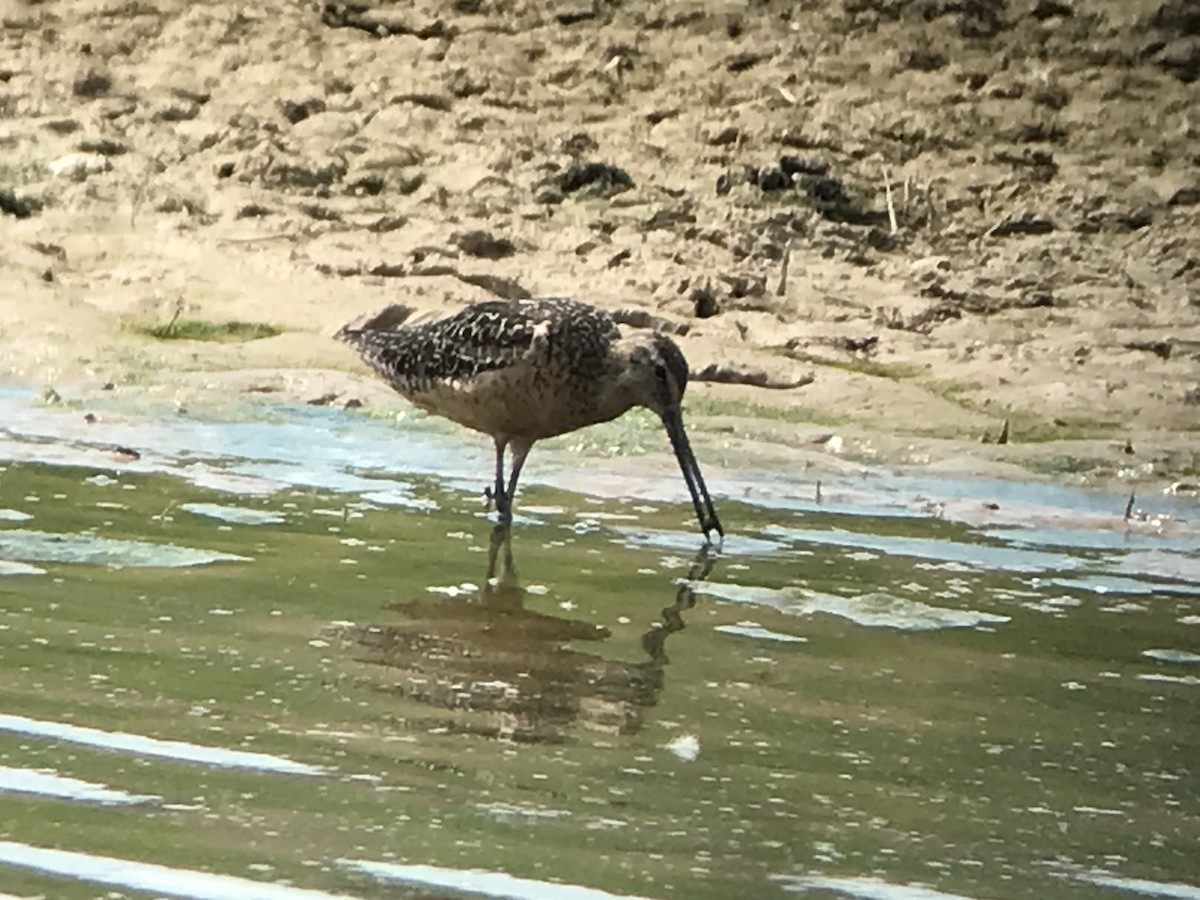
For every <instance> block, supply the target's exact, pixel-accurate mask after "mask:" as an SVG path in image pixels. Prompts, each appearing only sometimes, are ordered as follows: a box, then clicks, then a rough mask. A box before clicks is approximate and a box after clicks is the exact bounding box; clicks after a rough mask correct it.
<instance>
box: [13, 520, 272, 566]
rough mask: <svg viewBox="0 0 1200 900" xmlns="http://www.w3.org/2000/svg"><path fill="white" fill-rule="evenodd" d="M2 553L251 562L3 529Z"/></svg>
mask: <svg viewBox="0 0 1200 900" xmlns="http://www.w3.org/2000/svg"><path fill="white" fill-rule="evenodd" d="M0 553H2V554H3V555H4V556H5V557H8V558H9V559H14V558H15V559H20V560H34V561H37V562H58V563H83V564H86V565H93V566H114V567H135V568H141V567H162V568H177V567H181V566H203V565H207V564H209V563H214V562H249V561H250V558H249V557H247V556H237V555H235V554H233V553H219V552H217V551H215V550H197V549H194V548H192V547H180V546H178V545H176V544H156V543H152V542H150V541H126V540H117V539H115V538H102V537H97V536H96V535H92V534H53V533H51V532H48V531H27V530H24V529H17V528H13V529H5V530H0Z"/></svg>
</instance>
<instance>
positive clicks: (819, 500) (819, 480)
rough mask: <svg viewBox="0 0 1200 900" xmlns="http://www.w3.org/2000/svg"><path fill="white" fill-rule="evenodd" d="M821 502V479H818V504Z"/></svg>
mask: <svg viewBox="0 0 1200 900" xmlns="http://www.w3.org/2000/svg"><path fill="white" fill-rule="evenodd" d="M820 502H821V479H819V478H818V479H817V503H820Z"/></svg>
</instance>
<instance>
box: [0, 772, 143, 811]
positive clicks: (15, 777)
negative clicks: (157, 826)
mask: <svg viewBox="0 0 1200 900" xmlns="http://www.w3.org/2000/svg"><path fill="white" fill-rule="evenodd" d="M4 791H7V792H10V793H14V794H38V795H40V796H43V797H54V798H56V799H59V800H78V801H81V802H84V803H100V804H102V805H105V806H127V805H134V804H139V803H153V802H154V801H156V800H159V799H161V798H159V797H157V796H155V795H154V794H130V793H127V792H126V791H120V790H116V789H115V788H110V787H108V786H106V785H103V784H96V783H94V782H91V781H82V780H80V779H78V778H68V777H67V776H65V775H59V774H58V773H56V772H47V771H39V770H36V769H21V768H14V767H12V766H0V792H4Z"/></svg>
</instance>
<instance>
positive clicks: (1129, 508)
mask: <svg viewBox="0 0 1200 900" xmlns="http://www.w3.org/2000/svg"><path fill="white" fill-rule="evenodd" d="M1136 497H1137V494H1136V493H1134V492H1131V493H1130V494H1129V502H1128V503H1126V504H1125V521H1126V522H1128V521H1129V519H1130V517H1132V516H1133V501H1134V500H1135V499H1136Z"/></svg>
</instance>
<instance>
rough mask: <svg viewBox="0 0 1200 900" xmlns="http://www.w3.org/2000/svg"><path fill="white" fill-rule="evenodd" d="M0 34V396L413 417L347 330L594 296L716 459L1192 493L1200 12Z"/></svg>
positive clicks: (200, 14)
mask: <svg viewBox="0 0 1200 900" xmlns="http://www.w3.org/2000/svg"><path fill="white" fill-rule="evenodd" d="M0 10H2V11H3V17H2V18H3V22H2V25H3V27H2V32H0V39H2V41H3V44H2V49H3V52H2V54H0V148H2V153H0V210H2V211H3V215H0V238H2V246H3V251H2V252H0V378H4V379H7V380H16V381H18V382H24V383H29V384H33V385H36V386H38V387H47V388H53V389H54V390H55V391H56V392H57V393H58V395H60V396H68V395H69V396H71V397H74V398H77V399H79V400H80V402H82V403H85V404H86V402H87V398H89V397H92V396H96V395H98V394H100V393H102V392H105V391H109V392H113V391H115V392H117V393H122V392H123V393H126V394H128V395H129V396H131V397H133V396H143V395H144V396H154V397H159V398H167V399H170V400H171V401H173V402H177V403H187V404H190V405H192V406H193V407H194V406H196V405H199V404H202V403H204V402H206V401H212V400H216V399H222V398H228V397H229V396H230V395H231V394H236V393H238V392H258V391H269V392H274V393H277V394H279V395H280V396H282V397H286V398H289V399H302V400H316V399H318V398H320V399H323V400H324V401H325V402H334V403H341V402H345V401H346V400H347V399H351V398H353V399H357V400H362V401H363V402H366V403H368V404H384V403H393V402H395V401H393V400H392V399H391V398H390V397H389V396H388V395H387V392H386V391H385V390H384V389H382V388H381V387H379V386H376V385H374V384H372V383H371V382H369V381H368V380H367V379H366V376H365V374H364V372H363V370H362V369H361V368H360V367H359V366H358V364H357V362H356V360H355V359H354V358H353V355H352V354H351V353H350V352H349V351H348V350H347V349H346V348H344V347H341V346H339V345H337V344H336V343H334V342H333V341H331V340H330V335H331V334H332V332H333V331H334V330H335V329H336V327H337V326H338V325H340V324H341V323H342V322H344V321H346V320H348V319H351V318H354V317H355V316H357V315H359V314H361V313H363V312H364V311H368V310H372V309H375V308H378V307H381V306H383V305H385V304H387V303H390V302H403V303H406V304H409V305H414V306H417V307H419V308H423V309H430V310H439V309H451V308H453V307H455V306H458V305H461V304H463V303H464V302H469V301H472V300H477V299H480V298H482V297H485V296H487V295H488V294H490V293H499V294H501V295H503V296H510V297H520V296H531V295H532V296H538V295H570V296H576V297H579V298H581V299H586V300H589V301H591V302H594V303H596V304H599V305H601V306H603V307H605V308H608V309H610V310H613V311H620V312H621V314H622V315H621V318H622V320H623V321H625V322H626V323H627V325H628V327H659V328H665V329H668V330H670V331H671V332H672V333H674V334H676V335H678V336H679V340H680V342H681V344H682V346H683V347H684V350H685V352H686V353H687V355H688V358H689V360H690V361H691V364H692V368H693V370H694V372H695V374H696V376H697V387H695V388H694V389H693V390H692V391H691V392H690V393H689V402H690V403H691V405H692V407H693V419H697V420H701V421H700V424H701V426H702V427H704V426H707V427H709V428H710V429H712V430H715V432H716V433H725V434H728V435H729V447H730V448H732V449H731V454H730V455H731V456H732V454H733V451H734V450H736V452H737V453H738V454H740V453H741V452H742V451H743V450H744V451H746V452H747V453H751V454H753V453H758V454H759V455H760V457H761V458H763V459H774V460H778V461H780V462H782V463H789V462H796V461H797V460H799V459H801V457H800V456H796V455H795V454H802V456H803V460H804V461H805V462H806V464H807V460H808V457H809V456H814V455H815V456H820V455H821V454H827V455H831V454H833V453H835V452H836V453H840V454H842V455H850V456H851V457H854V458H861V457H867V458H877V459H884V460H889V461H907V462H918V463H930V462H934V463H938V464H940V465H943V466H947V467H951V468H955V469H966V470H969V471H979V472H984V471H989V472H998V471H1000V472H1006V471H1009V469H1010V467H1013V466H1016V467H1018V468H1017V470H1016V471H1023V470H1026V469H1031V470H1033V471H1040V472H1053V473H1055V474H1059V475H1067V476H1070V477H1075V478H1086V479H1090V480H1093V481H1105V480H1110V479H1113V478H1124V479H1129V480H1133V481H1142V482H1147V481H1148V482H1151V483H1156V484H1161V485H1162V486H1166V485H1169V484H1170V483H1171V482H1173V481H1178V480H1184V481H1187V480H1194V478H1193V475H1194V473H1195V472H1196V470H1197V469H1198V468H1200V448H1198V444H1200V441H1197V440H1196V438H1197V434H1198V433H1200V117H1198V113H1197V110H1200V85H1198V84H1197V81H1196V79H1197V75H1198V72H1200V13H1198V12H1197V7H1196V5H1195V3H1194V2H1190V0H1168V2H1162V0H1154V2H1144V0H1009V2H1005V0H830V2H778V0H776V2H753V3H745V2H742V3H733V2H726V3H721V2H705V3H701V2H688V0H671V2H659V3H632V2H611V0H610V2H603V0H594V2H583V0H562V2H558V3H552V2H500V0H455V2H432V0H425V2H422V0H416V2H405V3H395V4H387V3H357V4H335V3H328V4H320V3H287V2H268V3H264V4H234V3H223V2H209V3H204V2H201V3H185V2H172V0H81V2H77V3H71V4H50V3H19V2H5V3H0ZM785 259H786V260H787V265H786V273H785V265H784V261H785ZM785 274H786V277H784V276H785ZM175 317H180V318H181V319H199V320H207V321H212V322H226V321H230V320H238V321H246V322H263V323H270V324H273V325H276V326H278V327H279V328H281V329H282V333H281V334H279V335H278V336H275V337H269V338H265V339H261V340H254V341H248V342H241V343H208V342H197V341H189V340H169V341H167V340H155V339H153V338H150V337H147V336H146V335H145V334H144V333H143V332H141V331H139V330H138V329H139V328H145V327H147V326H153V325H162V324H165V323H168V322H170V321H171V320H172V319H173V318H175ZM748 414H752V415H748ZM1005 420H1008V423H1009V425H1008V437H1009V442H1008V443H1007V444H1002V445H997V444H995V443H991V444H984V443H981V438H982V437H983V436H984V435H988V436H990V438H992V439H994V438H995V437H996V436H997V435H998V434H999V433H1000V431H1001V427H1002V423H1003V422H1004V421H1005ZM806 422H807V423H809V424H803V423H806Z"/></svg>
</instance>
